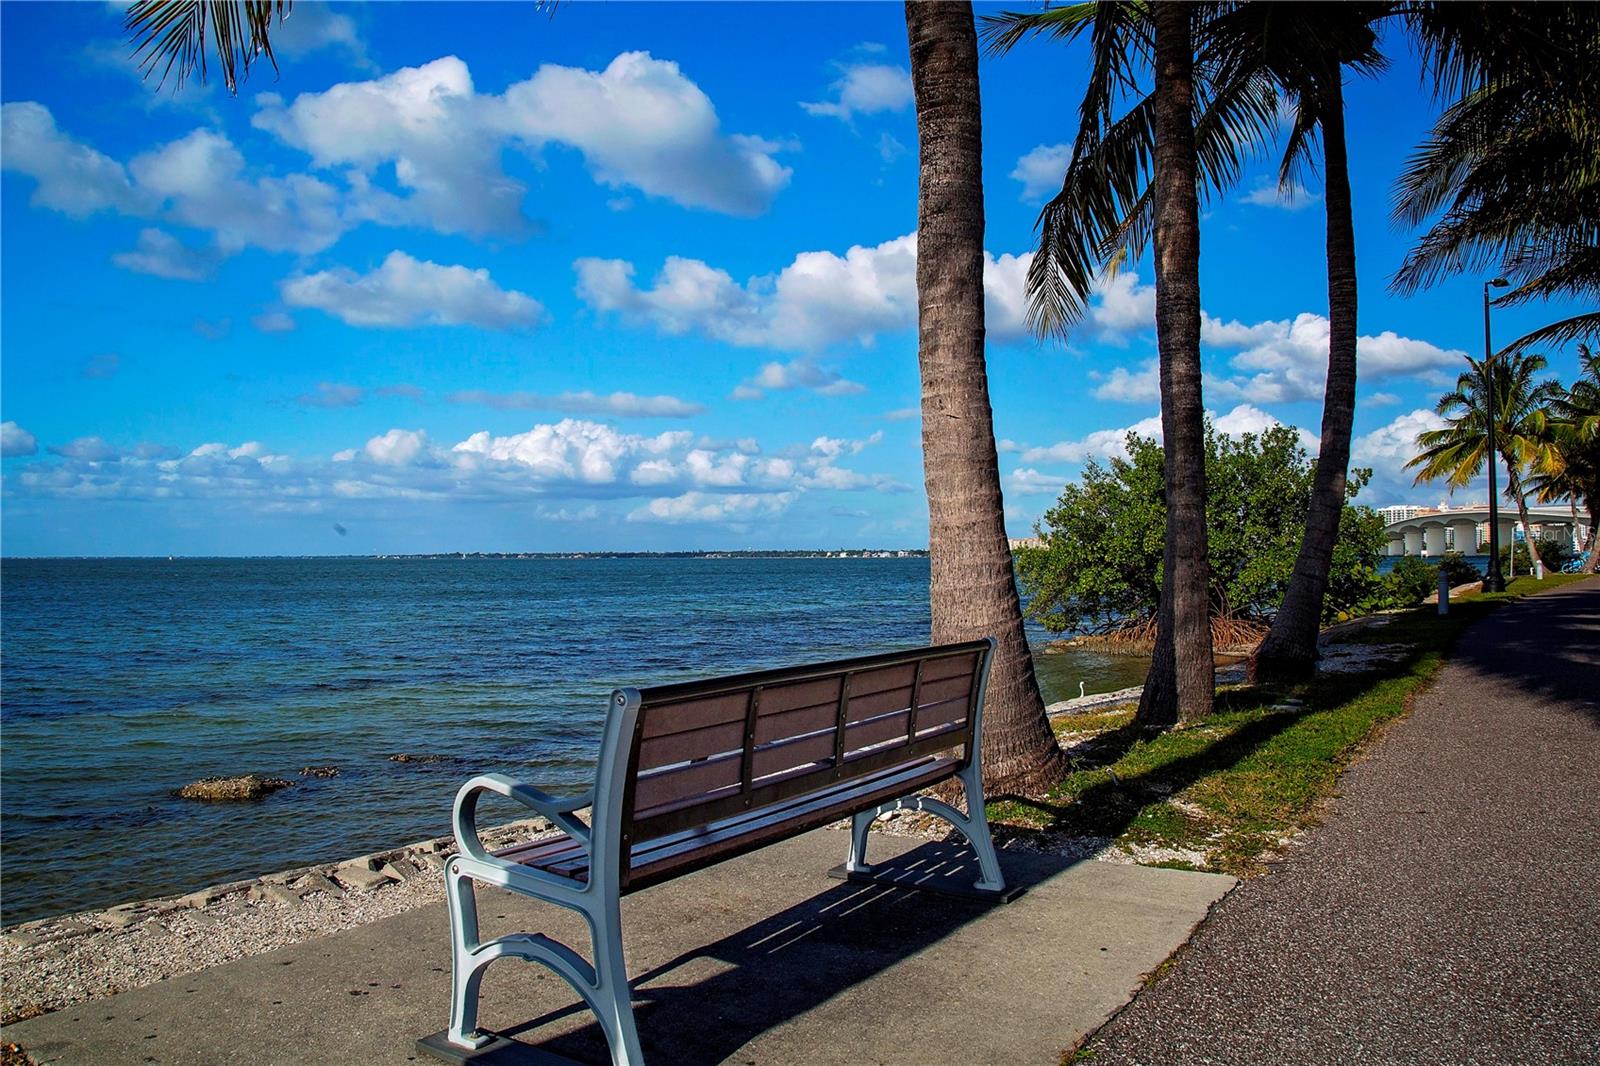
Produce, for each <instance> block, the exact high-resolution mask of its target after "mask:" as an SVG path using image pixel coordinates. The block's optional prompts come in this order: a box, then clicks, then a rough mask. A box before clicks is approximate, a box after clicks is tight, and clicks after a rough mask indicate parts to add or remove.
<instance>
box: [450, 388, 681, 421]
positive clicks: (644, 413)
mask: <svg viewBox="0 0 1600 1066" xmlns="http://www.w3.org/2000/svg"><path fill="white" fill-rule="evenodd" d="M449 400H450V402H451V403H466V404H483V405H484V406H486V407H495V408H499V409H500V410H502V411H508V410H516V409H527V410H543V411H566V412H570V413H572V414H584V415H611V416H612V417H614V418H691V417H693V416H695V415H701V414H705V410H706V409H705V406H704V405H702V404H698V403H690V402H689V401H688V400H680V399H679V398H678V397H676V396H640V395H638V394H636V393H632V392H613V393H609V394H606V395H600V394H597V393H594V392H590V391H589V390H587V389H585V390H583V391H580V392H563V393H560V394H559V395H556V396H546V395H544V394H542V393H537V392H489V391H487V390H485V389H463V390H462V391H460V392H455V393H451V395H450V396H449Z"/></svg>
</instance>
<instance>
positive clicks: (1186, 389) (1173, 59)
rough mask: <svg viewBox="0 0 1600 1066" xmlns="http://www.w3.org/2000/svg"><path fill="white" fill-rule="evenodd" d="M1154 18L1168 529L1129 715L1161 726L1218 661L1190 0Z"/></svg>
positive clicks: (1206, 687)
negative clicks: (1149, 644)
mask: <svg viewBox="0 0 1600 1066" xmlns="http://www.w3.org/2000/svg"><path fill="white" fill-rule="evenodd" d="M1152 21H1153V22H1154V23H1155V25H1154V31H1155V32H1154V37H1155V42H1154V43H1155V49H1154V64H1155V86H1154V88H1153V89H1152V91H1151V99H1152V104H1153V106H1152V109H1151V125H1152V126H1153V130H1154V134H1155V160H1154V165H1153V168H1152V169H1153V172H1154V173H1153V177H1152V181H1151V185H1152V188H1153V189H1154V192H1155V198H1154V211H1155V218H1154V222H1153V224H1152V242H1153V244H1154V245H1155V275H1156V354H1157V358H1158V362H1159V366H1160V375H1161V433H1162V447H1163V449H1164V450H1165V452H1166V464H1165V474H1166V495H1167V530H1166V539H1165V551H1164V555H1163V558H1162V581H1161V600H1160V605H1159V609H1158V610H1157V613H1156V647H1155V657H1154V661H1153V662H1152V663H1151V666H1150V679H1149V681H1147V682H1146V683H1145V687H1144V692H1143V693H1142V694H1141V695H1140V697H1139V711H1138V714H1137V716H1136V717H1137V718H1138V720H1139V721H1141V722H1142V723H1144V724H1146V725H1150V726H1168V725H1172V724H1173V723H1175V722H1177V721H1178V720H1180V719H1195V718H1203V717H1205V716H1206V715H1209V714H1210V713H1211V709H1212V706H1213V703H1214V701H1215V698H1216V660H1215V659H1214V658H1213V655H1212V647H1211V595H1210V590H1211V559H1210V554H1209V551H1208V545H1207V542H1206V468H1205V462H1206V439H1205V438H1206V427H1205V418H1206V413H1205V403H1204V401H1203V400H1202V399H1201V395H1200V198H1199V192H1198V187H1199V178H1200V174H1199V158H1198V155H1197V153H1196V150H1195V133H1194V102H1195V84H1194V81H1195V73H1194V12H1193V11H1192V10H1191V8H1190V6H1189V5H1188V4H1179V3H1165V4H1157V5H1156V7H1155V13H1154V17H1153V19H1152Z"/></svg>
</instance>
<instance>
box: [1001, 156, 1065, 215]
mask: <svg viewBox="0 0 1600 1066" xmlns="http://www.w3.org/2000/svg"><path fill="white" fill-rule="evenodd" d="M1071 162H1072V145H1070V144H1041V145H1039V146H1037V147H1035V148H1033V149H1030V150H1029V151H1028V152H1026V153H1024V154H1023V155H1022V157H1021V158H1019V159H1018V160H1017V166H1016V169H1014V170H1012V172H1011V176H1012V177H1013V178H1015V179H1016V180H1017V181H1020V182H1022V198H1023V199H1024V200H1029V201H1038V200H1043V199H1045V198H1046V197H1048V196H1054V195H1055V194H1056V193H1057V192H1059V191H1061V180H1062V179H1063V178H1064V177H1066V173H1067V164H1068V163H1071Z"/></svg>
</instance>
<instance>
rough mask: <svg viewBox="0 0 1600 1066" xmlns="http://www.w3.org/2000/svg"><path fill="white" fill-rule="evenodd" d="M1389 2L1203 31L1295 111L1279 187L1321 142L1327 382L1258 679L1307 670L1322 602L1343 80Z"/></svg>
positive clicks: (1373, 59) (1346, 287) (1343, 254)
mask: <svg viewBox="0 0 1600 1066" xmlns="http://www.w3.org/2000/svg"><path fill="white" fill-rule="evenodd" d="M1391 7H1392V6H1391V5H1390V4H1389V3H1348V4H1304V5H1293V6H1291V5H1287V4H1243V5H1240V6H1238V7H1236V8H1234V9H1233V10H1231V11H1228V12H1226V13H1224V14H1223V15H1222V16H1220V17H1219V18H1217V19H1216V20H1215V21H1214V23H1213V25H1212V27H1211V32H1212V33H1213V34H1214V35H1215V36H1216V37H1218V39H1219V40H1220V41H1222V42H1224V45H1223V46H1224V47H1228V48H1232V49H1236V50H1239V51H1241V52H1242V53H1243V55H1242V56H1241V57H1240V58H1237V59H1235V60H1234V65H1235V66H1236V67H1237V68H1240V69H1243V70H1248V71H1253V70H1265V71H1267V72H1268V73H1269V74H1270V75H1271V77H1272V79H1273V81H1274V82H1275V83H1276V85H1277V86H1278V87H1279V89H1280V91H1281V92H1282V93H1283V94H1284V95H1285V97H1286V98H1287V100H1288V101H1289V102H1290V103H1291V104H1292V105H1293V107H1294V124H1293V126H1292V127H1291V129H1290V132H1289V137H1288V144H1287V146H1286V148H1285V151H1284V154H1283V162H1282V163H1281V165H1280V168H1279V178H1280V181H1281V182H1282V183H1283V184H1284V185H1289V184H1291V183H1292V182H1293V180H1294V177H1295V171H1296V169H1298V168H1299V167H1301V166H1303V165H1305V164H1306V162H1307V159H1308V156H1309V152H1310V149H1311V139H1312V136H1313V133H1320V134H1321V142H1322V161H1323V203H1324V206H1325V209H1326V214H1327V237H1326V254H1327V261H1328V377H1327V383H1326V384H1325V386H1324V391H1323V401H1322V437H1321V441H1320V444H1319V445H1318V456H1317V466H1316V473H1315V475H1314V479H1313V483H1312V489H1311V505H1310V508H1309V510H1308V512H1307V514H1306V529H1305V534H1304V536H1303V537H1302V538H1301V541H1300V551H1299V554H1298V556H1297V557H1296V559H1295V565H1294V572H1293V574H1292V575H1291V577H1290V579H1289V587H1288V589H1287V590H1286V591H1285V593H1284V599H1283V605H1282V606H1281V607H1280V608H1279V610H1278V613H1277V615H1276V616H1274V618H1273V621H1272V628H1271V629H1270V630H1269V631H1268V633H1267V637H1266V639H1265V640H1264V641H1263V642H1262V644H1261V647H1260V648H1259V649H1258V650H1257V651H1256V654H1255V656H1254V658H1253V661H1252V663H1251V668H1252V671H1253V673H1254V675H1255V676H1256V677H1257V678H1262V679H1266V678H1273V677H1277V678H1293V677H1303V676H1306V675H1308V674H1311V673H1313V672H1314V671H1315V670H1316V662H1317V634H1318V632H1319V631H1320V629H1321V626H1322V605H1323V598H1324V596H1325V595H1326V593H1327V589H1328V574H1329V570H1330V568H1331V566H1332V564H1333V550H1334V545H1335V544H1336V543H1337V541H1338V539H1339V522H1340V516H1341V515H1342V514H1343V512H1344V506H1345V497H1346V495H1347V493H1346V488H1347V487H1348V478H1349V466H1350V432H1351V427H1352V425H1353V423H1354V420H1355V407H1356V337H1357V327H1356V244H1355V224H1354V221H1353V219H1352V216H1351V210H1350V168H1349V160H1348V157H1347V155H1346V150H1345V126H1344V73H1345V70H1346V68H1349V69H1352V70H1355V71H1358V72H1360V73H1365V74H1371V73H1376V72H1377V71H1378V70H1380V69H1381V68H1382V66H1383V57H1382V56H1381V55H1380V54H1379V53H1378V48H1377V44H1378V34H1377V31H1376V29H1375V28H1374V27H1375V26H1376V24H1377V23H1378V21H1379V20H1380V19H1382V18H1384V17H1386V16H1387V15H1388V14H1389V13H1390V11H1391Z"/></svg>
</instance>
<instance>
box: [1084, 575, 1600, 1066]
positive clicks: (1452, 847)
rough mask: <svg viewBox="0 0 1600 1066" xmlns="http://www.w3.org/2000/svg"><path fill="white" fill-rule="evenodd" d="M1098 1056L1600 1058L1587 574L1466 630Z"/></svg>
mask: <svg viewBox="0 0 1600 1066" xmlns="http://www.w3.org/2000/svg"><path fill="white" fill-rule="evenodd" d="M1089 1048H1090V1050H1091V1051H1092V1058H1091V1059H1090V1061H1092V1062H1093V1063H1094V1064H1095V1066H1104V1064H1108V1063H1140V1064H1161V1063H1184V1064H1189V1066H1194V1064H1202V1063H1273V1064H1276V1063H1289V1062H1293V1063H1297V1064H1301V1063H1330V1064H1332V1063H1338V1064H1340V1066H1346V1064H1360V1063H1429V1064H1434V1063H1518V1064H1522V1063H1528V1064H1535V1063H1574V1064H1576V1063H1590V1064H1592V1063H1600V581H1587V582H1584V583H1582V584H1579V585H1573V586H1570V587H1568V588H1566V589H1562V590H1559V591H1556V592H1552V593H1549V594H1546V595H1542V596H1538V597H1535V598H1532V599H1529V600H1523V601H1521V602H1518V603H1514V604H1509V605H1507V606H1505V607H1503V608H1501V609H1500V610H1498V611H1496V612H1495V613H1494V614H1493V615H1491V616H1489V617H1488V618H1486V619H1485V620H1484V621H1483V622H1481V623H1479V624H1478V625H1476V626H1474V627H1473V628H1472V629H1471V630H1470V631H1469V632H1468V633H1467V634H1466V636H1465V637H1464V638H1463V640H1462V642H1461V643H1460V645H1458V647H1457V649H1456V653H1455V655H1454V657H1453V659H1452V661H1451V662H1449V663H1447V664H1446V665H1445V667H1444V669H1443V670H1442V671H1441V672H1440V674H1439V676H1438V678H1437V679H1436V681H1435V683H1434V684H1433V685H1432V686H1431V687H1430V688H1429V689H1428V690H1427V691H1425V692H1423V693H1421V694H1420V695H1419V696H1418V697H1417V699H1416V704H1415V707H1414V709H1413V712H1412V714H1411V715H1410V716H1409V717H1407V718H1406V719H1405V720H1403V721H1400V722H1398V723H1396V724H1395V725H1394V726H1393V727H1392V728H1391V729H1390V730H1389V732H1388V735H1387V736H1385V737H1384V738H1383V740H1382V741H1381V742H1380V743H1379V744H1378V745H1377V746H1376V747H1375V748H1374V749H1373V751H1372V753H1371V754H1370V756H1369V757H1368V758H1366V759H1364V760H1362V761H1361V762H1359V763H1357V764H1356V765H1355V766H1353V767H1352V768H1351V769H1350V771H1349V772H1348V774H1347V775H1346V776H1345V777H1344V778H1343V780H1342V782H1341V796H1340V798H1339V799H1337V800H1335V801H1334V803H1333V804H1332V805H1331V806H1330V808H1329V810H1328V812H1327V819H1326V822H1325V823H1324V824H1323V825H1322V826H1321V827H1320V828H1318V829H1317V830H1315V831H1313V832H1312V833H1310V834H1309V835H1308V836H1307V837H1306V838H1305V839H1304V842H1303V843H1302V845H1301V846H1300V847H1298V848H1295V849H1294V850H1293V851H1292V852H1291V853H1290V854H1289V856H1288V857H1287V858H1286V860H1285V861H1284V862H1283V863H1282V864H1281V865H1280V866H1278V867H1277V868H1276V869H1274V870H1273V871H1272V872H1271V873H1270V874H1268V875H1266V876H1263V877H1258V878H1255V879H1253V880H1250V881H1246V882H1245V883H1244V884H1243V885H1241V886H1240V887H1239V888H1238V889H1236V890H1235V891H1234V892H1233V893H1232V894H1231V895H1230V896H1228V897H1227V898H1226V899H1224V900H1223V901H1222V902H1221V903H1220V904H1218V905H1217V907H1216V908H1215V909H1214V910H1213V912H1212V915H1211V916H1210V917H1209V918H1208V919H1207V920H1206V922H1205V923H1204V924H1203V925H1202V926H1201V928H1200V931H1199V933H1198V934H1197V935H1196V936H1195V938H1194V939H1193V940H1192V941H1191V942H1190V943H1189V945H1188V947H1186V948H1185V949H1184V950H1183V951H1181V952H1180V953H1179V955H1178V956H1177V957H1176V959H1175V960H1174V962H1173V963H1172V964H1171V965H1170V966H1169V967H1168V968H1167V970H1166V971H1165V972H1164V973H1162V974H1161V975H1160V976H1159V977H1157V978H1156V979H1155V980H1154V981H1153V982H1152V983H1151V984H1150V986H1149V987H1148V988H1147V989H1146V990H1145V991H1144V992H1143V993H1141V994H1140V995H1139V997H1138V998H1137V999H1135V1000H1134V1001H1133V1003H1132V1004H1130V1005H1129V1006H1128V1007H1127V1008H1125V1009H1124V1010H1123V1011H1122V1012H1121V1013H1120V1014H1119V1015H1118V1016H1117V1017H1116V1018H1114V1019H1113V1020H1112V1021H1111V1022H1110V1023H1109V1024H1108V1025H1107V1026H1106V1027H1105V1028H1104V1029H1102V1030H1101V1031H1100V1033H1099V1034H1098V1036H1097V1037H1096V1038H1095V1039H1094V1040H1093V1041H1092V1042H1091V1043H1090V1045H1089Z"/></svg>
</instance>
